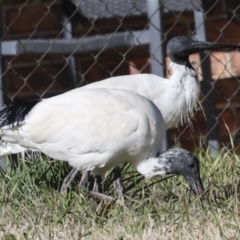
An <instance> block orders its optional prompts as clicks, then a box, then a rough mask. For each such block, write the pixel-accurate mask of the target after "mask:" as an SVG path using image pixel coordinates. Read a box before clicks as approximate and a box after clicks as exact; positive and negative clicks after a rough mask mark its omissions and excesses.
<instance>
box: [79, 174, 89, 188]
mask: <svg viewBox="0 0 240 240" xmlns="http://www.w3.org/2000/svg"><path fill="white" fill-rule="evenodd" d="M89 174H90V171H84V172H83V174H82V177H81V180H80V183H79V185H78V188H79V190H81V189H84V190H85V189H87V188H88V178H89Z"/></svg>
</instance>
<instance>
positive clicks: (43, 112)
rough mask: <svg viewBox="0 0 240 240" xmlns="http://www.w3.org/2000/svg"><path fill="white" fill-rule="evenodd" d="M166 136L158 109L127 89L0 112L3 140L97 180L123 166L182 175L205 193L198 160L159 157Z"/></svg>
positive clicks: (173, 154)
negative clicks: (37, 152) (87, 172)
mask: <svg viewBox="0 0 240 240" xmlns="http://www.w3.org/2000/svg"><path fill="white" fill-rule="evenodd" d="M164 136H165V122H164V120H163V117H162V115H161V112H160V111H159V109H158V108H157V107H156V106H155V105H154V104H153V103H152V102H151V101H150V100H148V99H147V98H145V97H143V96H140V95H138V94H135V93H133V92H130V91H126V90H119V89H118V90H117V89H103V88H102V89H82V90H81V91H80V92H79V90H78V89H75V90H72V91H69V92H66V93H64V94H61V95H58V96H55V97H51V98H48V99H41V100H32V101H23V102H13V103H11V104H9V105H8V106H5V107H3V108H2V109H1V110H0V137H1V138H2V140H3V141H6V142H8V143H11V144H16V145H17V146H21V147H22V148H25V149H31V150H33V151H40V152H42V153H44V154H46V155H48V156H49V157H51V158H54V159H56V160H62V161H66V162H68V163H69V164H70V165H71V166H73V167H75V168H76V169H78V170H80V171H91V172H92V174H93V175H94V176H95V179H97V178H101V177H103V176H104V174H105V172H106V171H108V170H109V169H111V168H112V167H114V166H116V165H118V164H122V163H123V161H124V162H129V163H131V164H132V165H133V166H134V167H135V168H136V169H137V171H138V172H139V173H141V174H142V175H143V176H145V177H146V178H151V177H154V176H157V175H165V174H169V173H178V174H181V175H183V176H184V177H185V178H186V180H187V181H188V182H189V184H190V185H191V188H192V189H193V191H194V192H195V193H196V194H198V195H199V194H201V193H202V191H203V186H202V181H201V178H200V173H199V163H198V160H197V159H196V158H195V157H194V155H192V154H191V153H189V152H187V151H185V150H183V149H179V148H175V149H171V150H168V151H167V152H163V153H161V154H159V151H160V146H161V145H162V142H163V139H164Z"/></svg>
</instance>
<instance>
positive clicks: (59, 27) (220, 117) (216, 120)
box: [0, 0, 240, 154]
mask: <svg viewBox="0 0 240 240" xmlns="http://www.w3.org/2000/svg"><path fill="white" fill-rule="evenodd" d="M0 2H1V11H0V13H1V15H0V35H1V36H0V37H1V45H0V56H1V67H0V76H1V85H0V87H1V92H0V93H1V94H0V105H1V106H2V105H3V104H4V103H9V102H11V101H18V100H23V99H30V98H47V97H51V96H54V95H57V94H61V93H63V92H65V91H68V90H70V89H72V88H75V87H80V86H83V85H85V84H88V83H92V82H95V81H99V80H102V79H105V78H108V77H111V76H118V75H126V74H136V73H154V74H157V75H160V76H166V75H168V74H169V73H168V68H167V66H168V63H169V59H168V58H167V57H166V53H165V44H166V42H167V41H168V39H170V38H172V37H174V36H179V35H185V36H196V38H197V39H198V40H206V41H211V42H218V43H232V44H240V2H239V1H238V0H208V1H202V0H178V1H175V0H2V1H0ZM190 59H191V60H192V61H195V62H196V65H195V66H196V67H197V69H198V72H199V77H200V81H201V88H202V95H201V101H202V105H203V108H204V111H205V115H206V118H205V117H204V114H203V113H202V112H201V111H199V112H197V113H196V115H195V118H194V120H193V121H192V126H191V125H185V126H182V127H179V128H178V129H173V130H170V131H169V132H168V145H169V146H171V145H173V144H174V143H175V142H176V141H177V142H180V144H181V145H182V146H183V147H184V148H186V149H188V150H194V149H195V148H199V147H200V148H202V147H206V146H207V145H208V144H205V141H204V139H205V138H206V139H207V142H208V143H209V144H210V150H211V151H212V153H213V154H216V153H217V152H218V149H219V147H220V146H227V147H231V145H230V138H232V139H233V140H234V142H235V147H237V146H238V145H239V135H240V134H239V128H240V53H239V52H237V51H224V52H223V51H221V52H220V51H216V52H212V53H210V54H209V53H203V54H201V55H198V54H194V55H192V56H191V57H190Z"/></svg>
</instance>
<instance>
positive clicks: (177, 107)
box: [168, 62, 200, 127]
mask: <svg viewBox="0 0 240 240" xmlns="http://www.w3.org/2000/svg"><path fill="white" fill-rule="evenodd" d="M189 64H190V63H189ZM190 65H191V64H190ZM169 66H170V68H171V70H172V75H171V76H170V81H169V84H171V89H172V91H173V92H175V93H176V94H175V96H176V99H175V104H174V105H172V106H170V108H174V109H170V108H169V112H170V111H171V112H170V113H172V115H169V120H170V121H171V123H172V125H171V126H168V127H176V126H177V125H178V124H179V123H181V124H184V123H186V122H188V121H189V120H190V119H191V118H192V116H193V114H194V112H195V110H197V109H198V106H199V94H200V86H199V81H198V74H197V72H196V70H195V69H194V68H193V67H192V65H191V67H187V66H186V65H182V64H178V63H175V62H171V63H170V65H169ZM172 119H175V121H172Z"/></svg>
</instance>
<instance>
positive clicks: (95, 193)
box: [89, 175, 113, 203]
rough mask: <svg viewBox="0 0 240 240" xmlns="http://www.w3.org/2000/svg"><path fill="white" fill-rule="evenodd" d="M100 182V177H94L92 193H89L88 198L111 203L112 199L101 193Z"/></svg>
mask: <svg viewBox="0 0 240 240" xmlns="http://www.w3.org/2000/svg"><path fill="white" fill-rule="evenodd" d="M101 182H102V177H101V176H100V175H96V176H95V177H94V186H93V191H90V192H89V196H90V197H93V198H95V199H98V200H100V201H106V202H109V203H110V202H112V201H113V198H112V197H111V196H108V195H106V194H103V193H101V192H102V188H101Z"/></svg>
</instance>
